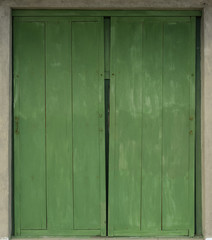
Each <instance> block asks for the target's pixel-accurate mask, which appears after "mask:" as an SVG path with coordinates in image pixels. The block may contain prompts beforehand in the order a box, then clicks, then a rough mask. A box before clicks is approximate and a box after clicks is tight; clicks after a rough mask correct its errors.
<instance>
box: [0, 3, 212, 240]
mask: <svg viewBox="0 0 212 240" xmlns="http://www.w3.org/2000/svg"><path fill="white" fill-rule="evenodd" d="M12 8H26V9H32V8H33V9H42V8H43V9H62V8H69V9H137V10H138V9H154V10H155V9H157V10H160V9H161V10H166V9H170V10H182V9H184V10H194V9H202V10H203V17H202V34H201V35H202V36H201V37H202V50H201V54H202V56H201V64H202V79H201V80H202V116H201V119H202V204H203V206H202V219H203V235H204V238H212V159H211V158H212V0H0V239H5V238H9V237H10V236H11V226H12V221H11V141H12V132H11V120H12V118H11V112H12V106H11V102H12V93H11V85H12V84H11V83H12V78H11V77H12V72H11V50H12V49H11V32H12V28H11V20H12V19H11V9H12ZM166 239H167V238H166ZM181 239H182V238H181Z"/></svg>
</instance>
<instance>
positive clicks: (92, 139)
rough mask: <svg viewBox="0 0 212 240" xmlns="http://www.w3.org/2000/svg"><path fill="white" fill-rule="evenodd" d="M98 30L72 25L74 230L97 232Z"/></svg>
mask: <svg viewBox="0 0 212 240" xmlns="http://www.w3.org/2000/svg"><path fill="white" fill-rule="evenodd" d="M99 30H100V28H99V24H98V23H95V22H88V23H84V22H73V23H72V58H73V59H74V61H73V62H72V82H73V84H72V88H73V92H72V93H73V116H74V117H73V168H74V169H73V171H74V173H73V175H74V176H73V181H74V186H73V187H74V228H75V229H99V228H100V217H101V206H100V204H99V203H100V201H101V200H100V197H101V196H100V171H99V169H100V164H101V163H100V161H99V154H100V148H99V144H98V143H99V138H100V135H102V134H104V125H103V126H101V125H100V124H99V118H103V112H102V111H101V112H100V111H99V85H100V84H104V82H103V81H102V83H99V76H100V75H102V76H103V69H99V51H100V49H99V40H100V33H101V32H100V31H99ZM102 33H103V32H102ZM79 53H80V54H79ZM100 70H102V71H101V72H100ZM102 79H103V78H102ZM102 89H103V87H102ZM101 110H103V109H101ZM103 136H104V135H103ZM101 137H102V136H101ZM103 139H104V137H103ZM103 139H102V141H103Z"/></svg>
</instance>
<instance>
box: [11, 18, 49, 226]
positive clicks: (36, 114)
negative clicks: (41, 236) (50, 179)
mask: <svg viewBox="0 0 212 240" xmlns="http://www.w3.org/2000/svg"><path fill="white" fill-rule="evenodd" d="M14 34H15V36H14V48H15V52H14V59H15V60H14V72H15V75H16V78H18V79H19V94H20V95H19V104H20V105H19V114H18V116H15V117H17V118H18V121H19V143H18V144H19V156H18V159H19V162H17V163H16V152H15V156H14V162H15V174H17V176H19V177H20V179H19V180H18V181H19V184H20V186H19V188H18V191H20V193H19V194H20V208H21V210H20V214H21V229H45V228H46V180H45V178H46V175H45V170H46V169H45V52H44V49H45V43H44V35H45V25H44V23H42V22H20V23H18V25H16V31H15V33H14ZM16 96H17V95H16ZM15 108H16V106H15ZM15 112H16V109H15ZM15 141H16V138H15ZM15 145H16V143H15ZM17 164H18V165H17ZM18 171H20V174H19V173H18ZM16 179H17V178H16ZM16 193H17V191H16ZM16 196H17V194H16Z"/></svg>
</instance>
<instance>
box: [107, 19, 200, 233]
mask: <svg viewBox="0 0 212 240" xmlns="http://www.w3.org/2000/svg"><path fill="white" fill-rule="evenodd" d="M110 66H111V69H110V72H111V92H110V94H111V98H110V150H109V222H108V224H109V235H110V236H161V235H164V236H166V235H169V236H176V235H190V236H193V235H194V143H195V140H194V139H195V123H194V121H195V120H194V117H195V76H194V75H195V18H192V17H191V18H190V17H180V18H175V17H171V18H168V17H166V18H157V17H153V18H151V17H147V18H142V17H126V18H125V17H112V19H111V62H110Z"/></svg>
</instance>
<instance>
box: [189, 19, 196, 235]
mask: <svg viewBox="0 0 212 240" xmlns="http://www.w3.org/2000/svg"><path fill="white" fill-rule="evenodd" d="M189 42H190V58H189V59H190V61H189V71H190V78H189V80H190V82H189V83H190V89H189V90H190V95H189V97H190V99H189V100H190V102H189V104H190V109H189V113H190V116H189V120H190V126H189V134H190V139H189V183H188V184H189V199H188V200H189V203H188V205H189V209H188V210H189V236H190V237H193V236H194V230H195V130H196V129H195V121H196V120H195V111H196V110H195V73H196V69H195V65H196V63H195V54H196V46H195V45H196V18H195V17H191V23H190V35H189Z"/></svg>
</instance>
